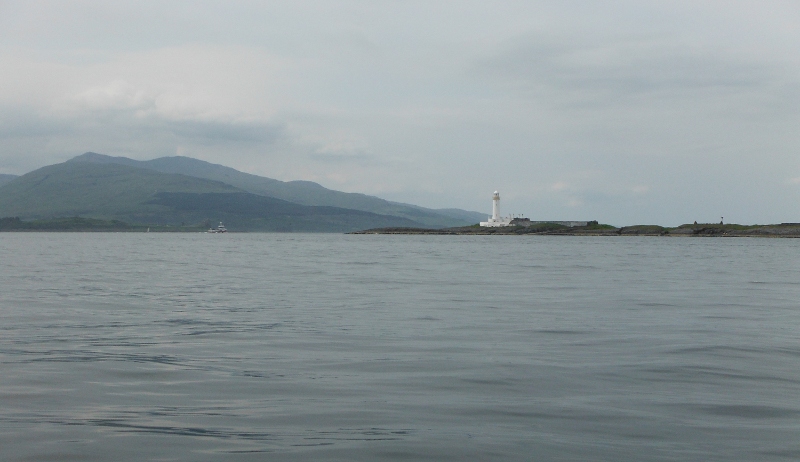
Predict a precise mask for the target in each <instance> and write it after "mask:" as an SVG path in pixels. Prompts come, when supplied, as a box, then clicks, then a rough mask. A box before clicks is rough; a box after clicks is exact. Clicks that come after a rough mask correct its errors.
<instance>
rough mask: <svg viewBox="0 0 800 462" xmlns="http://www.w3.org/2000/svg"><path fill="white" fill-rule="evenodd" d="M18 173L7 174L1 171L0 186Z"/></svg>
mask: <svg viewBox="0 0 800 462" xmlns="http://www.w3.org/2000/svg"><path fill="white" fill-rule="evenodd" d="M16 177H17V175H7V174H5V173H0V186H3V184H4V183H8V182H9V181H11V180H13V179H14V178H16Z"/></svg>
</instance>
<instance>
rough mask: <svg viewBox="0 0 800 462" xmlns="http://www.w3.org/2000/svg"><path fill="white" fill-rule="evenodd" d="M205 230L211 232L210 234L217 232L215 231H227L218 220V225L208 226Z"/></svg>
mask: <svg viewBox="0 0 800 462" xmlns="http://www.w3.org/2000/svg"><path fill="white" fill-rule="evenodd" d="M206 232H208V233H212V234H217V233H227V232H228V230H227V229H226V228H225V226H224V225H223V224H222V222H221V221H220V222H219V226H217V227H216V228H209V229H208V231H206Z"/></svg>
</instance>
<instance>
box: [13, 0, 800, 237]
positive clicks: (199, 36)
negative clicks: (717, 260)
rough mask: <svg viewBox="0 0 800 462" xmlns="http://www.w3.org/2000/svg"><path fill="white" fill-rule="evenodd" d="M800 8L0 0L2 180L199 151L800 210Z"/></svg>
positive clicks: (452, 185)
mask: <svg viewBox="0 0 800 462" xmlns="http://www.w3.org/2000/svg"><path fill="white" fill-rule="evenodd" d="M798 24H800V2H797V1H767V0H759V1H748V2H742V1H735V0H725V1H704V2H697V1H647V0H636V1H611V0H609V1H602V2H598V1H578V0H576V1H569V2H564V1H521V2H514V1H505V2H503V1H494V2H486V1H468V0H462V1H431V0H426V1H385V2H375V1H286V2H278V1H273V2H263V1H253V2H250V1H226V2H221V1H220V2H208V1H191V2H184V1H177V0H176V1H170V2H163V1H141V0H137V1H122V0H121V1H115V2H105V1H97V2H93V1H68V0H67V1H52V2H46V1H36V0H29V1H24V2H22V1H5V0H0V173H10V174H24V173H27V172H29V171H31V170H34V169H37V168H40V167H43V166H46V165H50V164H54V163H58V162H63V161H66V160H68V159H70V158H72V157H74V156H76V155H79V154H82V153H84V152H87V151H92V152H99V153H103V154H108V155H113V156H126V157H130V158H134V159H139V160H147V159H153V158H157V157H162V156H175V155H182V156H189V157H194V158H197V159H202V160H206V161H209V162H213V163H218V164H223V165H227V166H230V167H233V168H236V169H238V170H241V171H245V172H248V173H253V174H257V175H262V176H267V177H270V178H276V179H280V180H284V181H288V180H311V181H316V182H318V183H320V184H322V185H323V186H325V187H328V188H331V189H336V190H341V191H348V192H362V193H366V194H371V195H376V196H379V197H383V198H386V199H389V200H395V201H401V202H408V203H413V204H417V205H422V206H426V207H434V208H445V207H455V208H462V209H467V210H475V211H481V212H484V211H485V212H486V213H487V214H488V213H490V212H491V194H492V192H493V191H494V190H499V191H500V194H501V212H502V213H503V214H507V213H514V214H522V215H524V216H527V217H530V218H531V219H534V220H598V221H600V222H601V223H609V224H613V225H617V226H623V225H631V224H659V225H665V226H676V225H679V224H681V223H691V222H693V221H698V222H701V223H703V222H719V220H720V218H721V217H725V218H724V220H725V222H733V223H742V224H753V223H780V222H800V27H798Z"/></svg>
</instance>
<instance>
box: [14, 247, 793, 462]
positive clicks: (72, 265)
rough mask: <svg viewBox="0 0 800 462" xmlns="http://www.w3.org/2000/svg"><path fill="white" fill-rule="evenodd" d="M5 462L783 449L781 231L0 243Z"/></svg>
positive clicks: (787, 270) (789, 381) (568, 457)
mask: <svg viewBox="0 0 800 462" xmlns="http://www.w3.org/2000/svg"><path fill="white" fill-rule="evenodd" d="M0 460H2V461H220V460H225V461H266V460H269V461H283V460H286V461H500V460H502V461H614V462H620V461H748V462H750V461H790V460H800V239H766V238H688V237H686V238H677V237H633V236H632V237H577V236H425V235H416V236H401V235H334V234H245V233H228V234H200V233H197V234H189V233H175V234H172V233H118V234H114V233H2V234H0Z"/></svg>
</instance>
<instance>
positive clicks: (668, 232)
mask: <svg viewBox="0 0 800 462" xmlns="http://www.w3.org/2000/svg"><path fill="white" fill-rule="evenodd" d="M349 234H426V235H460V236H469V235H523V234H533V235H545V236H674V237H800V223H782V224H777V225H737V224H728V225H723V224H687V225H681V226H678V227H675V228H667V227H662V226H657V225H636V226H623V227H621V228H616V227H614V226H610V225H602V224H596V223H592V224H589V225H587V226H576V227H567V226H562V225H558V224H551V223H544V224H541V225H535V226H507V227H502V228H485V227H480V226H465V227H460V228H443V229H424V228H376V229H367V230H363V231H355V232H352V233H349Z"/></svg>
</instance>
